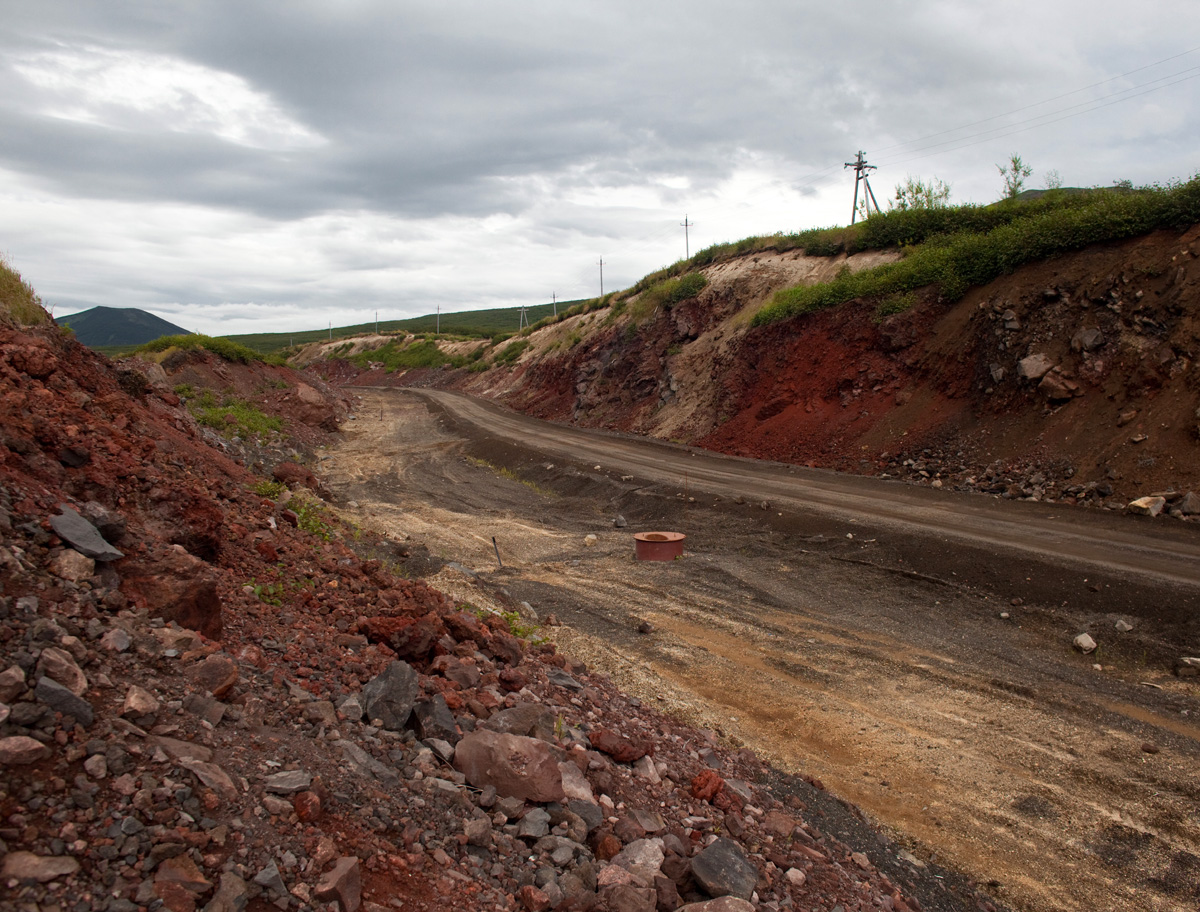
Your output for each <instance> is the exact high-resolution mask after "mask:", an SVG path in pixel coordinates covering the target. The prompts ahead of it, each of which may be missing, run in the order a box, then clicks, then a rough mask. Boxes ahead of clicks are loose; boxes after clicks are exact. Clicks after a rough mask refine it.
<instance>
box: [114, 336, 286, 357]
mask: <svg viewBox="0 0 1200 912" xmlns="http://www.w3.org/2000/svg"><path fill="white" fill-rule="evenodd" d="M168 348H182V349H193V348H202V349H204V350H205V351H210V352H212V353H213V354H214V355H217V356H218V357H220V358H224V359H225V360H226V361H233V362H236V363H238V364H253V363H254V362H255V361H263V360H266V359H265V358H264V357H263V356H262V355H260V354H259V353H258V352H256V351H254V350H253V349H250V348H247V347H246V346H245V345H240V344H238V343H237V342H230V341H229V340H228V339H220V338H215V337H213V336H204V335H201V334H200V333H190V334H188V335H186V336H183V335H180V336H162V337H161V338H158V339H155V340H154V341H153V342H147V343H146V344H145V345H142V346H139V347H138V348H137V349H135V351H138V352H162V351H166V350H167V349H168ZM276 360H277V361H278V356H276ZM283 363H286V362H283Z"/></svg>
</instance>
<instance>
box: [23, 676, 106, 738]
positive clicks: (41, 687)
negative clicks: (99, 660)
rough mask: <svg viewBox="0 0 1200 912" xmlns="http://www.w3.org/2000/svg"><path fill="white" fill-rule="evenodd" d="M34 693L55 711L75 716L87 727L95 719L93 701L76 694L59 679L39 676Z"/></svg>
mask: <svg viewBox="0 0 1200 912" xmlns="http://www.w3.org/2000/svg"><path fill="white" fill-rule="evenodd" d="M33 695H34V696H35V697H37V699H38V700H40V701H41V702H42V703H45V704H46V705H47V706H49V707H50V708H51V709H52V710H54V711H55V712H60V713H62V714H63V715H64V716H71V717H73V718H74V719H75V721H76V722H78V723H79V724H80V725H82V726H83V727H84V728H87V727H88V726H90V725H91V724H92V722H93V721H95V713H94V712H93V711H92V704H91V703H89V702H88V701H87V700H85V699H83V697H80V696H76V695H75V694H73V693H71V691H70V690H69V689H67V688H66V687H63V686H62V685H61V684H59V683H58V682H57V681H54V680H51V679H50V678H47V677H45V676H44V675H43V676H42V677H40V678H38V682H37V687H35V688H34V689H33Z"/></svg>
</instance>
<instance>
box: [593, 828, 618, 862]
mask: <svg viewBox="0 0 1200 912" xmlns="http://www.w3.org/2000/svg"><path fill="white" fill-rule="evenodd" d="M622 848H623V846H622V845H621V840H619V839H618V838H617V837H616V836H614V835H613V834H612V833H605V834H604V835H603V836H601V837H600V838H599V839H598V840H596V848H595V852H596V857H597V858H599V859H600V860H601V861H612V860H613V859H614V858H616V857H617V856H618V855H620V854H621V849H622Z"/></svg>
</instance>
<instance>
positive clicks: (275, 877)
mask: <svg viewBox="0 0 1200 912" xmlns="http://www.w3.org/2000/svg"><path fill="white" fill-rule="evenodd" d="M254 882H255V883H256V884H258V885H259V886H260V887H262V888H263V889H264V890H270V891H271V892H272V893H274V894H275V895H276V896H286V895H287V891H288V890H287V885H286V884H285V883H284V882H283V878H282V877H281V876H280V875H279V865H277V864H276V863H275V859H271V863H270V864H269V865H267V866H266V867H265V868H263V869H262V870H261V871H259V872H258V873H257V874H255V875H254Z"/></svg>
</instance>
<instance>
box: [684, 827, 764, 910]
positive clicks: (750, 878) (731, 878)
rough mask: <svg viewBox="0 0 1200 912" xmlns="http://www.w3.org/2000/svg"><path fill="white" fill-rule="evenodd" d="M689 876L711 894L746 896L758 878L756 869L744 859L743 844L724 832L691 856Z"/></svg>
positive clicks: (752, 889)
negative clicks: (723, 834) (728, 836)
mask: <svg viewBox="0 0 1200 912" xmlns="http://www.w3.org/2000/svg"><path fill="white" fill-rule="evenodd" d="M692 876H693V877H695V878H696V883H698V884H699V885H700V887H701V889H703V890H704V892H705V893H707V894H708V895H709V896H712V897H718V896H736V897H739V898H740V899H749V898H750V896H751V895H752V894H753V893H754V885H755V884H756V883H757V882H758V871H756V870H755V868H754V866H753V865H752V864H750V862H748V861H747V860H746V856H745V854H744V853H743V852H742V847H741V846H740V845H738V844H737V843H736V842H734V841H733V840H732V839H728V838H726V837H724V836H722V837H720V838H718V839H717V840H716V841H715V842H714V843H713V844H712V845H710V846H709V847H708V848H706V849H705V850H704V851H702V852H700V853H699V854H697V855H696V856H695V857H694V858H693V859H692Z"/></svg>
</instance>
